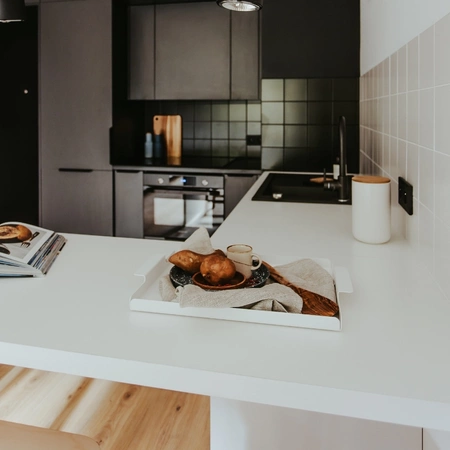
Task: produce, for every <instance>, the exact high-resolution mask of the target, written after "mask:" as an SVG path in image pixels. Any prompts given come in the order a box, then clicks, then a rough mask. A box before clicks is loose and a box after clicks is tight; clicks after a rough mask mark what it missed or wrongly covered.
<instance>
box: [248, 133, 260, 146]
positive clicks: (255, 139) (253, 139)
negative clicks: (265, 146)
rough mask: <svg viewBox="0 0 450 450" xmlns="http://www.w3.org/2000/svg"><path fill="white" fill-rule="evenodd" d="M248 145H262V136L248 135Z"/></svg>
mask: <svg viewBox="0 0 450 450" xmlns="http://www.w3.org/2000/svg"><path fill="white" fill-rule="evenodd" d="M247 145H261V135H260V134H248V135H247Z"/></svg>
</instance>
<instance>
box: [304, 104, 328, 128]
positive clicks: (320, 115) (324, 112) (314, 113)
mask: <svg viewBox="0 0 450 450" xmlns="http://www.w3.org/2000/svg"><path fill="white" fill-rule="evenodd" d="M332 113H333V103H331V102H308V124H310V125H327V124H328V125H329V124H331V123H333V121H332V116H333V114H332Z"/></svg>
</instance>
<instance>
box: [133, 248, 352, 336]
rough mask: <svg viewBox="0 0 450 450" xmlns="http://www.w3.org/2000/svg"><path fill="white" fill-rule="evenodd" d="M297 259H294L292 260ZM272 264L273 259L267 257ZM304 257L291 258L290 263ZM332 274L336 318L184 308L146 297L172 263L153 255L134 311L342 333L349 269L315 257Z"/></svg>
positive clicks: (143, 273) (142, 273)
mask: <svg viewBox="0 0 450 450" xmlns="http://www.w3.org/2000/svg"><path fill="white" fill-rule="evenodd" d="M292 258H293V259H292ZM264 259H265V260H267V261H271V257H270V256H266V257H265V258H264ZM295 259H301V258H300V257H291V258H287V261H286V262H288V261H289V260H290V261H294V260H295ZM311 259H313V260H314V261H316V262H317V263H319V264H321V265H322V266H323V267H325V268H326V269H328V270H329V271H330V268H331V274H332V276H333V278H334V280H335V285H336V297H337V303H338V305H339V315H338V316H336V317H325V316H313V315H308V314H286V313H279V312H273V311H270V312H269V311H258V310H251V309H235V308H181V307H180V305H179V304H178V303H171V302H165V301H162V300H160V299H147V298H142V297H143V294H144V293H145V292H146V291H147V290H148V289H149V287H150V286H151V285H152V284H153V283H157V282H158V280H159V277H160V276H161V273H163V272H164V270H166V269H168V268H169V267H170V266H171V264H169V263H168V262H167V258H166V255H162V254H155V255H152V256H151V257H150V258H149V259H148V260H147V261H146V262H145V263H144V264H143V265H142V266H141V267H140V268H139V269H138V270H137V271H136V273H135V275H136V276H140V277H143V282H142V285H141V286H140V287H139V288H138V289H137V290H136V292H134V293H133V294H132V295H131V297H130V305H129V306H130V310H131V311H139V312H150V313H157V314H172V315H177V316H187V317H201V318H208V319H219V320H233V321H238V322H252V323H261V324H268V325H281V326H289V327H299V328H313V329H319V330H330V331H340V330H342V308H341V304H340V295H339V294H340V293H351V292H353V286H352V282H351V279H350V275H349V273H348V270H347V269H346V268H345V267H341V266H335V267H333V266H332V264H331V261H330V260H327V259H323V258H311Z"/></svg>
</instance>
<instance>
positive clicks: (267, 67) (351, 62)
mask: <svg viewBox="0 0 450 450" xmlns="http://www.w3.org/2000/svg"><path fill="white" fill-rule="evenodd" d="M261 14H262V20H261V23H262V78H330V77H333V78H338V77H359V72H360V70H359V67H360V66H359V47H360V45H359V44H360V1H359V0H346V1H345V2H336V1H334V0H315V1H309V2H308V1H299V0H275V1H267V2H265V4H264V8H263V9H262V10H261Z"/></svg>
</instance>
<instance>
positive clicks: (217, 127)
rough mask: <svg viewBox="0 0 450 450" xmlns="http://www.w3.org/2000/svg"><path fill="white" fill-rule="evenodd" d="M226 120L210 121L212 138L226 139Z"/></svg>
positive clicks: (227, 126)
mask: <svg viewBox="0 0 450 450" xmlns="http://www.w3.org/2000/svg"><path fill="white" fill-rule="evenodd" d="M228 128H229V124H228V122H213V123H212V138H213V139H228Z"/></svg>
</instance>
